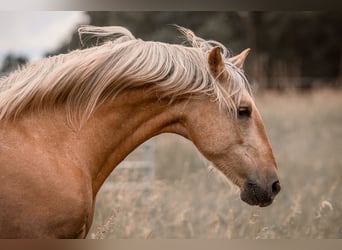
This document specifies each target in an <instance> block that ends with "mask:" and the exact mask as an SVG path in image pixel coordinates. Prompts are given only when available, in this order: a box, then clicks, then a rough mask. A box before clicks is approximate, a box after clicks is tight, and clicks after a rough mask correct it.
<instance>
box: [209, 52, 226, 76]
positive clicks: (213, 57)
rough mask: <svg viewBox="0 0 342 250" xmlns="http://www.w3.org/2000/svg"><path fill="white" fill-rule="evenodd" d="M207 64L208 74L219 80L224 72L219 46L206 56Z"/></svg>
mask: <svg viewBox="0 0 342 250" xmlns="http://www.w3.org/2000/svg"><path fill="white" fill-rule="evenodd" d="M208 63H209V69H210V72H211V73H212V74H213V76H214V77H217V78H219V79H220V78H222V77H224V75H225V73H226V71H225V66H224V62H223V58H222V55H221V48H220V46H216V47H214V48H212V49H211V51H210V52H209V56H208Z"/></svg>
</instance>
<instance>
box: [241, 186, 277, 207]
mask: <svg viewBox="0 0 342 250" xmlns="http://www.w3.org/2000/svg"><path fill="white" fill-rule="evenodd" d="M240 198H241V200H242V201H244V202H246V203H247V204H248V205H251V206H259V207H267V206H269V205H271V204H272V202H273V200H274V195H271V194H269V193H268V192H267V191H266V190H264V189H262V188H261V187H260V186H258V185H256V184H252V183H247V184H245V186H244V188H243V189H242V191H241V194H240Z"/></svg>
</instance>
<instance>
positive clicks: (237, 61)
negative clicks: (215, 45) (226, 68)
mask: <svg viewBox="0 0 342 250" xmlns="http://www.w3.org/2000/svg"><path fill="white" fill-rule="evenodd" d="M250 51H251V49H250V48H248V49H245V50H244V51H242V52H241V53H240V54H238V55H236V56H234V57H231V58H229V61H230V62H231V63H232V64H234V65H235V66H236V67H238V68H240V69H242V68H243V64H244V62H245V60H246V57H247V55H248V54H249V52H250Z"/></svg>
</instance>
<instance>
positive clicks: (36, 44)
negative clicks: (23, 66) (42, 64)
mask: <svg viewBox="0 0 342 250" xmlns="http://www.w3.org/2000/svg"><path fill="white" fill-rule="evenodd" d="M88 22H89V19H88V16H87V15H86V14H85V13H84V12H79V11H31V12H30V11H29V12H27V11H26V12H13V11H9V12H0V30H1V31H2V32H1V33H0V64H1V62H2V60H3V58H4V56H6V55H7V54H8V53H12V54H16V55H24V56H26V57H27V58H29V59H30V60H35V59H38V58H41V57H42V56H43V55H44V53H45V52H47V51H51V50H54V49H56V48H58V47H59V46H60V45H61V44H62V43H63V42H65V41H67V40H70V38H71V34H72V32H73V31H74V30H75V29H76V27H77V25H79V24H87V23H88Z"/></svg>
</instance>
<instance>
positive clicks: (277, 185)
mask: <svg viewBox="0 0 342 250" xmlns="http://www.w3.org/2000/svg"><path fill="white" fill-rule="evenodd" d="M280 189H281V188H280V183H279V181H276V182H274V183H273V184H272V193H273V194H274V195H276V194H278V193H279V191H280Z"/></svg>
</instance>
